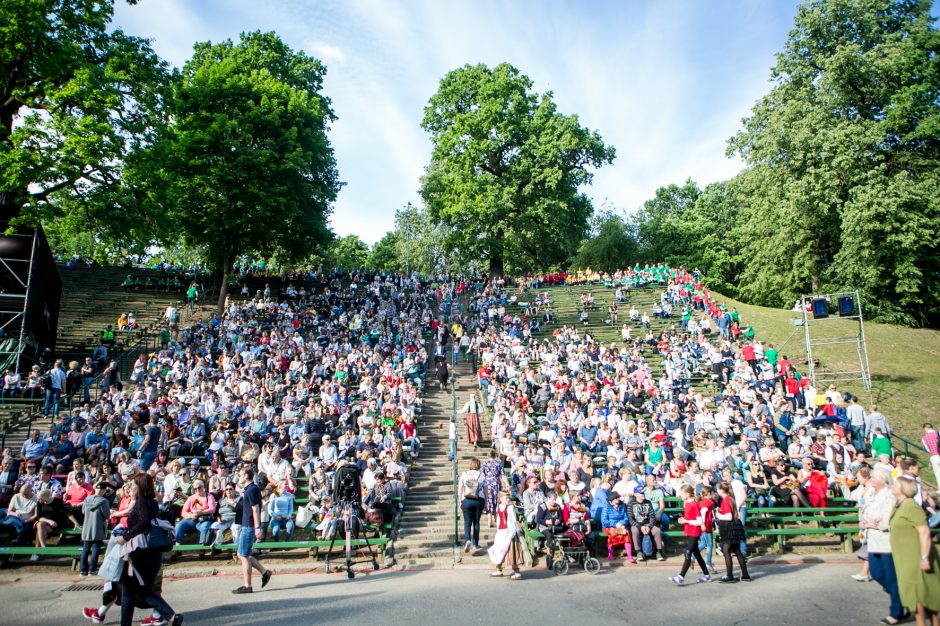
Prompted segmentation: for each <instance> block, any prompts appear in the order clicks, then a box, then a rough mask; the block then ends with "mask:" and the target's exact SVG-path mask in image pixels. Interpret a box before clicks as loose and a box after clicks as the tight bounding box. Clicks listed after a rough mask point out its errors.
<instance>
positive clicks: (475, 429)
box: [460, 393, 483, 450]
mask: <svg viewBox="0 0 940 626" xmlns="http://www.w3.org/2000/svg"><path fill="white" fill-rule="evenodd" d="M460 412H461V413H466V414H467V441H469V442H470V443H471V444H472V445H473V449H474V450H476V449H477V445H478V444H479V443H480V440H481V439H483V430H482V429H481V428H480V409H479V404H478V403H477V395H476V394H475V393H471V394H470V398H468V399H467V403H466V404H465V405H463V408H462V409H460Z"/></svg>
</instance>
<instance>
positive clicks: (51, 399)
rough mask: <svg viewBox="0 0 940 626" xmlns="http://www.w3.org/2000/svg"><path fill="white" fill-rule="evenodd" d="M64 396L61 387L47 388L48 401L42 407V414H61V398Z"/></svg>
mask: <svg viewBox="0 0 940 626" xmlns="http://www.w3.org/2000/svg"><path fill="white" fill-rule="evenodd" d="M61 396H62V390H61V389H46V403H45V404H44V405H43V407H42V414H43V415H45V416H47V417H48V416H49V415H50V414H51V415H58V414H59V398H60V397H61Z"/></svg>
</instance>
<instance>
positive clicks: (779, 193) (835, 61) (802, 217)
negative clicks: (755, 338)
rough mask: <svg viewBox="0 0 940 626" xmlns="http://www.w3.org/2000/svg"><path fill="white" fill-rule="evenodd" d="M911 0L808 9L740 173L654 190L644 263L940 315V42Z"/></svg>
mask: <svg viewBox="0 0 940 626" xmlns="http://www.w3.org/2000/svg"><path fill="white" fill-rule="evenodd" d="M933 22H934V21H933V19H932V18H931V16H930V3H929V2H927V1H921V0H891V1H888V2H885V1H884V0H813V1H812V2H808V3H805V4H803V5H801V6H800V8H799V10H798V12H797V16H796V19H795V25H794V28H793V30H792V31H791V32H790V34H789V37H788V39H787V42H786V44H785V46H784V49H783V51H782V52H781V53H780V54H779V55H778V57H777V63H776V65H775V66H774V68H773V70H772V72H771V78H772V80H773V87H772V88H771V90H770V92H769V93H768V94H767V95H766V96H764V97H763V98H761V99H760V100H759V101H758V102H757V103H756V104H755V105H754V108H753V110H752V112H751V115H750V116H749V117H748V118H746V119H745V120H744V121H743V128H742V129H741V131H740V132H739V133H738V134H737V135H735V136H734V137H733V138H732V139H731V141H730V143H729V154H738V155H739V156H740V157H741V158H742V159H744V161H745V164H746V166H747V167H746V169H745V170H744V171H743V172H741V173H740V174H739V175H738V176H736V177H735V178H734V179H733V180H731V181H727V182H725V183H718V184H715V185H709V186H708V187H706V188H705V190H703V191H701V192H700V191H699V190H698V187H697V186H696V185H694V183H692V182H691V181H687V182H686V184H685V185H684V186H677V185H670V186H667V187H664V188H661V189H660V190H658V191H657V192H656V197H655V198H653V199H651V200H650V201H648V202H647V203H646V205H645V206H644V209H643V210H642V211H640V213H639V214H638V216H637V218H636V219H637V225H636V229H637V233H638V236H639V239H640V243H641V246H642V250H643V252H642V254H643V255H644V256H645V257H646V258H647V260H664V261H667V262H671V263H675V264H685V265H686V266H692V267H699V268H700V269H702V270H703V271H705V273H706V275H707V276H708V280H709V284H710V285H712V286H713V287H715V288H717V289H724V290H726V291H728V292H729V293H730V294H731V295H735V296H737V297H740V298H742V299H745V300H747V301H750V302H753V303H756V304H764V305H769V306H782V305H788V304H790V303H792V301H793V299H795V298H796V297H798V296H799V295H801V294H809V293H822V292H826V291H839V290H852V289H859V290H860V291H861V293H862V297H863V299H864V301H865V307H866V310H867V311H868V312H869V314H874V315H875V316H876V317H877V318H878V319H880V320H882V321H887V322H895V323H902V324H909V325H920V324H927V323H933V324H936V323H937V322H940V244H938V239H937V233H938V232H940V195H938V194H937V190H938V189H940V33H938V31H937V29H936V28H935V27H934V23H933Z"/></svg>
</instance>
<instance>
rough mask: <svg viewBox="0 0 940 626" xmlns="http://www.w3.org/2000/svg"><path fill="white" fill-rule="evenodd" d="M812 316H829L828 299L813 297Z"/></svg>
mask: <svg viewBox="0 0 940 626" xmlns="http://www.w3.org/2000/svg"><path fill="white" fill-rule="evenodd" d="M813 317H814V318H823V317H829V301H828V300H826V299H825V298H813Z"/></svg>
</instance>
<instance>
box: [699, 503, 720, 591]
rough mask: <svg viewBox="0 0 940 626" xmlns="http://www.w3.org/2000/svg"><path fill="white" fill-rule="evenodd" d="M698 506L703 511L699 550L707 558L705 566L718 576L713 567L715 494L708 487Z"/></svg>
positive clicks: (710, 572) (709, 571)
mask: <svg viewBox="0 0 940 626" xmlns="http://www.w3.org/2000/svg"><path fill="white" fill-rule="evenodd" d="M700 497H701V500H699V503H698V506H699V508H700V509H702V537H701V538H700V539H699V542H698V549H699V550H701V551H702V554H703V556H704V557H705V565H707V566H708V573H709V574H717V573H718V572H717V570H715V567H714V565H712V554H713V553H714V551H715V493H714V492H713V491H712V488H711V487H709V486H708V485H704V486H703V487H702V491H701V494H700Z"/></svg>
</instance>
